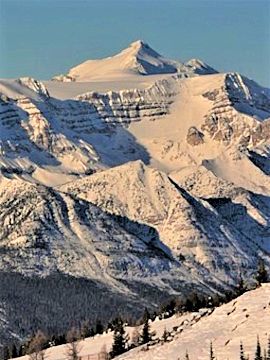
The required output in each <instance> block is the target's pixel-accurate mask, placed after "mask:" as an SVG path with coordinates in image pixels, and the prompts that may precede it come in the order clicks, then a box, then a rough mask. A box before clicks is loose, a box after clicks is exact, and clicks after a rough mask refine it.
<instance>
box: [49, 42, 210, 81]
mask: <svg viewBox="0 0 270 360" xmlns="http://www.w3.org/2000/svg"><path fill="white" fill-rule="evenodd" d="M174 73H181V74H183V76H184V75H185V76H190V75H191V74H199V75H206V74H214V73H217V71H216V70H214V69H213V68H211V67H210V66H209V65H207V64H205V63H203V62H202V61H200V60H197V59H192V60H190V61H188V62H187V63H185V64H182V63H180V62H178V61H175V60H170V59H167V58H165V57H163V56H161V55H160V54H159V53H157V52H156V51H155V50H153V49H152V48H151V47H150V46H149V45H148V44H147V43H145V42H144V41H142V40H137V41H135V42H133V43H131V44H130V45H129V47H127V48H126V49H124V50H123V51H121V52H120V53H119V54H117V55H114V56H111V57H108V58H104V59H100V60H87V61H85V62H83V63H82V64H79V65H77V66H75V67H73V68H71V69H70V70H69V71H68V73H67V74H66V75H58V76H55V77H53V80H57V81H90V80H95V79H105V78H107V79H109V78H117V77H124V76H128V75H154V74H174Z"/></svg>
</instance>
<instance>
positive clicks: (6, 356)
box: [2, 346, 10, 360]
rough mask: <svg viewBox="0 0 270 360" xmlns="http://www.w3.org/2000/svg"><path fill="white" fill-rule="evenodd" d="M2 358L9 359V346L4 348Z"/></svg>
mask: <svg viewBox="0 0 270 360" xmlns="http://www.w3.org/2000/svg"><path fill="white" fill-rule="evenodd" d="M2 358H3V360H8V359H9V358H10V357H9V348H8V347H7V346H4V347H3V349H2Z"/></svg>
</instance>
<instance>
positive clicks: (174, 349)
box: [19, 284, 270, 360]
mask: <svg viewBox="0 0 270 360" xmlns="http://www.w3.org/2000/svg"><path fill="white" fill-rule="evenodd" d="M269 323H270V285H269V284H263V285H262V287H260V288H258V289H256V290H252V291H249V292H247V293H245V294H244V295H242V296H240V297H239V298H237V299H235V300H233V301H231V302H229V303H228V304H225V305H222V306H220V307H218V308H216V309H215V310H214V311H213V312H212V313H211V311H210V313H207V310H200V312H198V313H189V314H185V315H182V316H176V315H175V316H173V317H171V318H168V319H164V320H155V321H154V322H152V323H151V330H154V331H155V332H156V338H161V337H162V334H163V332H164V329H166V330H167V331H168V332H170V333H171V339H170V341H168V342H166V343H163V344H162V343H158V344H156V345H153V346H150V347H149V349H148V350H147V351H143V349H145V348H146V345H143V346H140V347H138V348H135V349H133V350H130V351H129V352H127V353H125V354H124V355H122V356H119V357H117V359H119V360H120V359H121V360H122V359H132V360H177V359H181V360H182V359H184V358H185V353H186V351H187V350H188V352H189V355H190V359H191V360H192V359H194V360H207V359H209V346H210V341H212V343H213V348H214V352H215V355H216V357H217V358H218V359H219V360H226V359H229V360H237V359H239V345H240V341H242V342H243V345H244V350H245V354H246V355H249V358H250V359H252V358H253V355H254V353H255V346H256V341H257V336H259V338H260V343H261V346H262V348H267V339H268V336H269V335H270V329H269ZM126 331H127V333H128V334H129V335H130V336H132V332H133V331H134V328H132V327H126ZM112 338H113V334H112V332H109V333H107V334H106V333H104V334H103V335H97V336H95V337H94V338H87V339H85V340H83V341H81V342H80V343H79V348H80V355H81V356H83V357H84V356H86V359H87V356H88V355H92V357H93V359H94V358H95V357H94V355H96V354H98V353H99V352H100V350H101V349H102V347H104V346H105V347H106V349H107V351H109V350H110V348H111V345H112ZM66 352H67V348H66V345H60V346H55V347H52V348H51V349H49V350H47V351H46V358H47V359H48V360H60V359H65V358H66ZM19 359H21V360H24V359H27V357H26V356H25V357H21V358H19Z"/></svg>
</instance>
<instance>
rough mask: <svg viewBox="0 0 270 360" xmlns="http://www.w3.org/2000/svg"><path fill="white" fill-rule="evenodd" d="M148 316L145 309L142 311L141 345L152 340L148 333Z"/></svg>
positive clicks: (149, 332)
mask: <svg viewBox="0 0 270 360" xmlns="http://www.w3.org/2000/svg"><path fill="white" fill-rule="evenodd" d="M149 319H150V315H149V312H148V310H147V309H145V311H144V315H143V328H142V334H141V344H147V343H148V342H149V341H150V340H151V339H152V334H151V331H150V325H149Z"/></svg>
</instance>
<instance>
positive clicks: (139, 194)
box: [61, 161, 256, 281]
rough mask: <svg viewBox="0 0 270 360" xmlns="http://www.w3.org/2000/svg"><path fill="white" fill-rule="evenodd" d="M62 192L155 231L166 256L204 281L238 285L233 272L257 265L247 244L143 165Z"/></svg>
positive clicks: (72, 185) (206, 206)
mask: <svg viewBox="0 0 270 360" xmlns="http://www.w3.org/2000/svg"><path fill="white" fill-rule="evenodd" d="M61 190H62V191H65V192H67V193H71V194H74V195H75V196H77V197H79V198H82V199H84V200H87V201H90V202H91V203H94V204H96V205H97V206H98V207H100V208H102V209H103V210H105V211H107V212H109V213H111V214H117V215H121V216H125V217H127V218H129V219H132V220H134V221H137V222H139V223H143V224H146V225H149V226H151V227H154V228H155V229H156V230H157V231H158V234H159V236H160V239H161V241H162V242H163V243H164V244H165V245H166V246H167V248H168V249H169V251H172V253H174V254H177V255H180V254H181V255H183V256H184V257H185V259H186V261H185V264H189V266H192V267H193V268H194V269H197V270H198V271H199V272H201V274H200V275H199V276H202V278H203V270H204V269H207V270H210V271H211V270H215V275H216V277H217V278H218V279H219V281H223V280H225V279H226V281H230V280H229V278H230V277H232V279H234V280H236V279H237V278H238V276H239V274H238V273H237V267H240V268H242V267H245V268H246V270H247V271H250V269H251V268H252V266H253V265H254V264H255V263H256V260H255V258H254V256H255V257H256V253H255V252H254V250H253V243H252V241H251V240H247V239H246V238H245V237H243V236H242V234H241V233H240V232H239V231H238V230H237V228H234V227H233V226H232V225H230V224H229V223H228V222H227V221H225V220H223V218H222V217H221V216H220V215H219V214H218V213H217V212H216V211H215V210H214V208H213V207H212V206H211V205H210V204H209V203H207V202H204V201H201V200H199V199H197V198H194V197H192V196H191V195H190V194H189V193H187V192H186V191H185V190H183V189H181V188H178V187H177V186H176V185H175V184H174V183H173V182H172V181H171V180H170V179H169V178H168V177H167V176H166V175H165V174H164V173H162V172H159V171H157V170H155V169H151V168H149V167H146V166H145V165H144V164H143V163H142V162H141V161H139V162H135V163H129V164H125V165H123V166H121V167H116V168H113V169H110V170H106V171H103V172H100V173H97V174H94V175H91V176H89V177H86V178H84V179H81V180H78V181H77V182H72V183H70V184H67V185H64V186H63V187H62V188H61ZM237 264H238V265H237ZM248 269H249V270H248ZM234 271H235V273H234V274H233V272H234ZM234 280H233V281H234Z"/></svg>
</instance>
